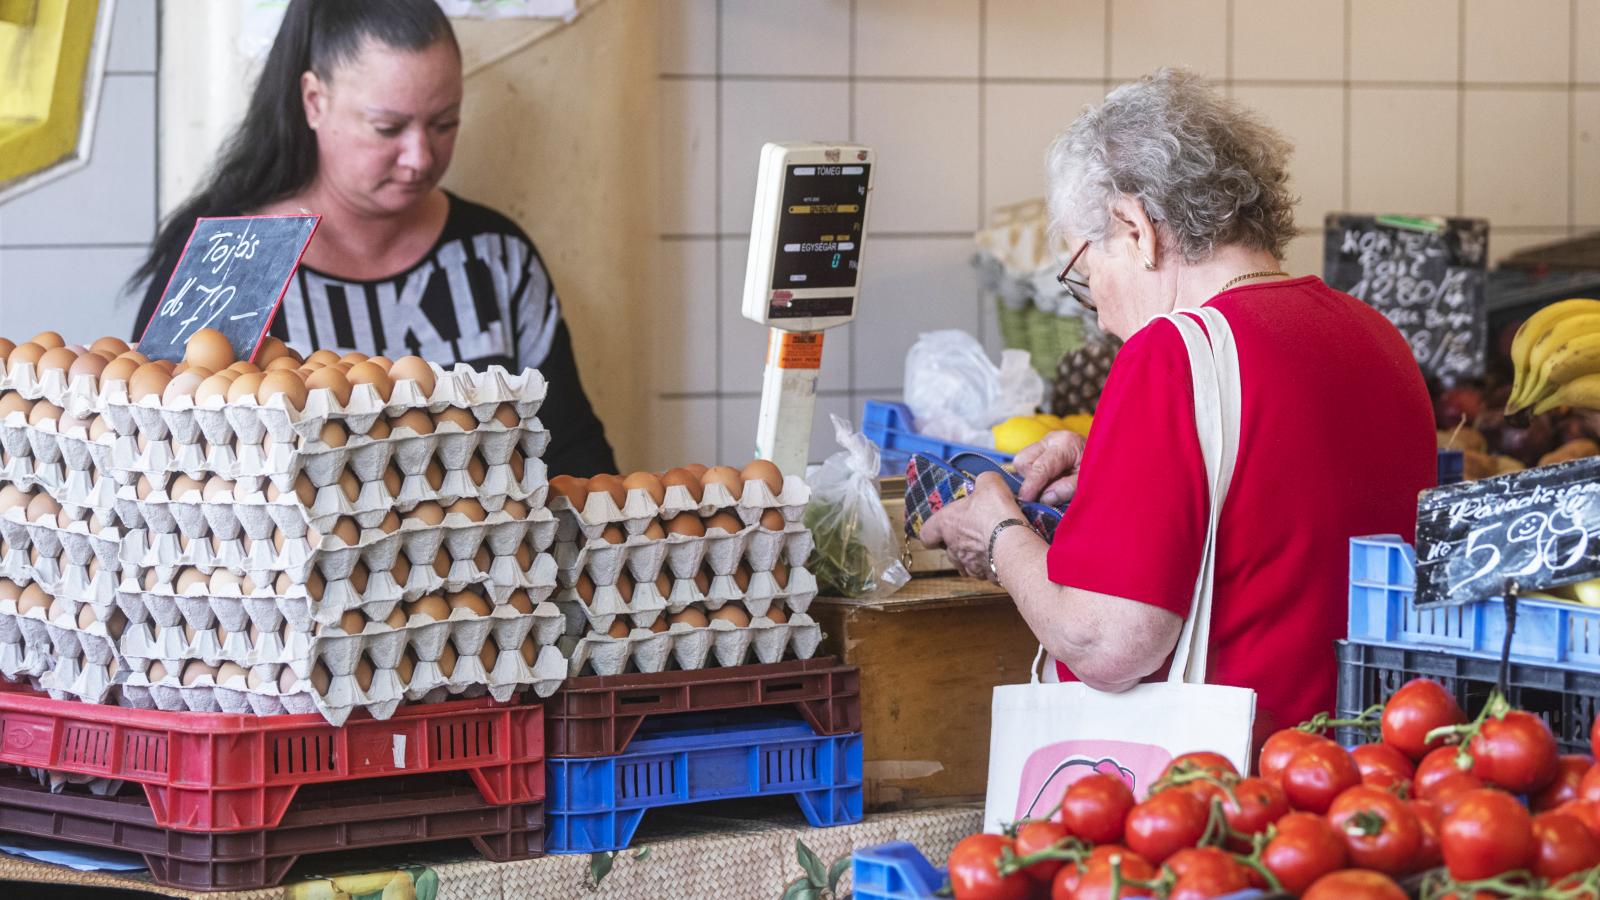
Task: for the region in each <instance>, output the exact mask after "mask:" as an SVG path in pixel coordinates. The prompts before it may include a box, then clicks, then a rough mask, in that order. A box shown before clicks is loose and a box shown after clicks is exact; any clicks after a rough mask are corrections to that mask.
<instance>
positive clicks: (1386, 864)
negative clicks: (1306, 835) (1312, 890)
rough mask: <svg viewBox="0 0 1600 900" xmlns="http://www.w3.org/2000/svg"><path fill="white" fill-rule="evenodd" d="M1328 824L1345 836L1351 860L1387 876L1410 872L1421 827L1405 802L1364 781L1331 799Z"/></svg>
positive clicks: (1419, 842)
mask: <svg viewBox="0 0 1600 900" xmlns="http://www.w3.org/2000/svg"><path fill="white" fill-rule="evenodd" d="M1328 824H1330V825H1332V826H1333V827H1334V828H1335V829H1337V830H1338V831H1339V833H1340V834H1341V835H1342V836H1343V837H1344V843H1345V847H1346V848H1348V849H1349V851H1350V861H1351V862H1352V863H1354V864H1356V865H1357V866H1360V867H1361V868H1363V869H1373V870H1375V871H1378V872H1383V873H1384V874H1386V875H1401V874H1404V873H1406V872H1408V871H1410V870H1411V866H1412V864H1413V863H1414V862H1415V860H1416V856H1417V847H1418V846H1419V845H1420V844H1421V843H1422V826H1421V825H1419V824H1418V823H1417V814H1416V813H1414V812H1412V811H1411V808H1410V807H1408V806H1407V805H1406V802H1405V801H1404V800H1401V799H1400V798H1399V797H1396V796H1395V795H1393V794H1391V793H1389V792H1388V791H1384V790H1380V789H1378V788H1375V787H1370V786H1368V785H1364V784H1362V785H1356V786H1355V787H1353V788H1350V789H1349V790H1347V791H1345V792H1344V793H1342V794H1340V795H1339V796H1338V798H1337V799H1335V800H1334V801H1333V805H1332V806H1330V807H1329V808H1328Z"/></svg>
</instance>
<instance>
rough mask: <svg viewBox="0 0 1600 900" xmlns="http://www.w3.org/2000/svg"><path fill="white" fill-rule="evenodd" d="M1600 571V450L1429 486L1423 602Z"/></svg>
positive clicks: (1420, 584) (1420, 507)
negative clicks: (1512, 583) (1519, 469)
mask: <svg viewBox="0 0 1600 900" xmlns="http://www.w3.org/2000/svg"><path fill="white" fill-rule="evenodd" d="M1595 577H1600V457H1588V458H1586V459H1579V460H1573V461H1572V462H1566V463H1561V464H1559V465H1553V466H1540V467H1538V468H1535V469H1527V470H1525V471H1522V472H1513V473H1511V474H1509V475H1499V476H1496V477H1494V478H1485V479H1482V480H1480V481H1464V482H1461V483H1460V484H1451V485H1445V486H1444V487H1439V488H1434V489H1433V490H1431V491H1424V492H1423V493H1422V498H1421V500H1420V501H1419V502H1418V504H1417V596H1416V604H1417V606H1418V607H1426V606H1456V605H1458V604H1462V603H1467V602H1470V601H1473V600H1482V599H1485V598H1488V597H1498V596H1501V595H1502V594H1504V592H1505V586H1506V581H1507V580H1508V579H1509V580H1513V581H1515V582H1516V583H1517V587H1518V590H1519V591H1531V590H1545V589H1548V588H1553V587H1560V586H1561V585H1565V584H1573V583H1575V582H1579V581H1586V580H1588V579H1590V578H1595Z"/></svg>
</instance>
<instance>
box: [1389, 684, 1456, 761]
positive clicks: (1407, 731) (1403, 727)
mask: <svg viewBox="0 0 1600 900" xmlns="http://www.w3.org/2000/svg"><path fill="white" fill-rule="evenodd" d="M1466 721H1467V714H1466V713H1464V712H1462V711H1461V705H1460V704H1458V703H1456V698H1455V697H1452V696H1451V695H1450V692H1449V691H1447V690H1445V689H1444V687H1443V686H1442V685H1440V684H1439V682H1437V681H1432V680H1430V679H1427V678H1417V679H1413V680H1411V681H1408V682H1406V683H1405V684H1403V685H1401V686H1400V690H1398V691H1395V692H1394V695H1393V696H1392V697H1390V698H1389V702H1388V703H1386V704H1384V707H1383V717H1382V719H1381V720H1380V722H1379V724H1380V726H1381V728H1382V732H1383V742H1384V743H1386V744H1389V745H1391V746H1393V747H1394V748H1395V749H1396V750H1399V751H1400V752H1401V753H1404V754H1405V755H1407V756H1409V757H1411V758H1412V759H1415V760H1420V759H1422V757H1423V756H1424V755H1425V754H1426V753H1427V752H1428V751H1429V750H1431V749H1433V748H1434V747H1437V746H1439V741H1437V740H1434V741H1429V740H1428V739H1427V738H1428V732H1430V731H1432V730H1433V729H1435V728H1439V727H1441V726H1444V725H1461V724H1463V723H1465V722H1466Z"/></svg>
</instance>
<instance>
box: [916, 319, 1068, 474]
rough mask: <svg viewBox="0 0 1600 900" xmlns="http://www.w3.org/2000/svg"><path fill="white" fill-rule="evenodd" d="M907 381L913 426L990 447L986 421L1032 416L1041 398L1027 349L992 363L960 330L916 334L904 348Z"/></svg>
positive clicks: (1041, 384) (943, 437)
mask: <svg viewBox="0 0 1600 900" xmlns="http://www.w3.org/2000/svg"><path fill="white" fill-rule="evenodd" d="M905 385H906V386H905V401H906V406H908V407H910V408H911V415H912V416H913V417H915V418H916V421H917V431H919V432H920V433H922V434H925V435H928V436H929V437H935V438H938V439H940V440H943V441H951V442H954V443H958V444H971V445H974V446H979V447H991V448H992V447H993V446H994V437H993V436H992V435H991V434H990V433H989V428H990V426H992V425H994V424H995V423H996V422H1003V421H1005V420H1006V419H1009V418H1011V417H1012V416H1027V415H1032V414H1033V412H1034V411H1035V410H1036V409H1038V407H1039V404H1040V403H1041V402H1042V401H1043V400H1044V379H1043V378H1041V377H1040V376H1039V373H1038V372H1036V371H1034V369H1033V366H1032V365H1031V364H1030V361H1029V356H1028V351H1026V350H1007V351H1005V352H1003V353H1001V354H1000V365H999V367H996V366H995V364H994V363H993V362H990V360H989V354H987V353H985V352H984V349H983V345H982V344H980V343H978V339H977V338H975V337H973V336H972V335H970V334H968V333H966V332H965V331H961V330H959V329H948V330H945V331H930V332H926V333H924V334H922V335H920V336H919V337H918V338H917V342H916V343H915V344H912V345H911V349H910V350H909V351H907V353H906V374H905Z"/></svg>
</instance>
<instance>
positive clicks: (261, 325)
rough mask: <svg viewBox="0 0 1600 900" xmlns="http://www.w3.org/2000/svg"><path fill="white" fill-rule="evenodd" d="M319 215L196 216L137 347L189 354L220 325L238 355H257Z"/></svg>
mask: <svg viewBox="0 0 1600 900" xmlns="http://www.w3.org/2000/svg"><path fill="white" fill-rule="evenodd" d="M321 219H322V217H321V216H239V217H234V218H216V219H208V218H202V219H198V220H196V221H195V223H194V231H192V232H190V234H189V242H188V243H187V244H185V245H184V248H183V256H181V257H180V258H179V259H178V265H177V266H176V267H175V268H174V269H173V270H172V278H171V279H169V280H168V281H167V287H166V290H165V291H163V292H162V294H161V302H160V303H159V304H157V305H156V311H155V313H154V314H153V315H152V316H151V317H150V323H149V324H148V325H146V326H145V330H144V334H142V335H140V336H139V352H140V353H143V354H144V355H145V356H147V357H149V358H150V359H170V360H173V361H177V360H181V359H183V348H184V345H185V344H186V343H187V342H188V340H189V336H190V335H192V334H194V333H195V332H196V331H199V330H200V329H202V328H215V329H216V330H218V331H220V332H222V333H223V334H224V335H227V337H228V343H229V344H230V345H232V346H233V356H234V358H235V359H245V360H250V359H254V358H255V355H256V347H257V345H259V344H260V343H261V339H262V337H264V336H266V333H267V327H268V326H270V325H271V324H272V317H273V316H275V315H277V312H278V304H279V303H281V302H282V301H283V294H284V291H286V290H287V289H288V287H289V279H290V278H292V277H294V270H295V268H296V267H297V266H299V265H300V257H301V256H302V255H303V254H304V253H305V252H306V245H308V244H310V243H311V235H312V234H313V233H314V232H315V231H316V230H317V223H318V222H319V221H321Z"/></svg>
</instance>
